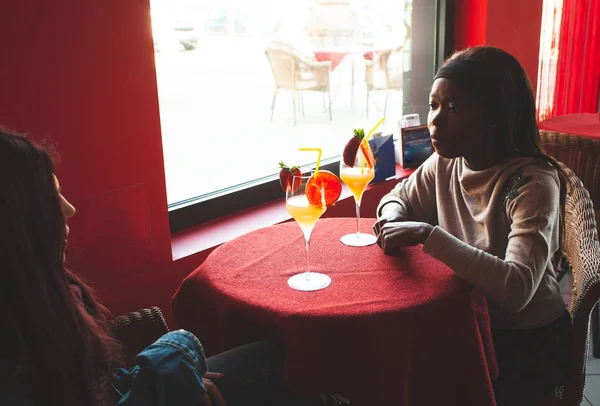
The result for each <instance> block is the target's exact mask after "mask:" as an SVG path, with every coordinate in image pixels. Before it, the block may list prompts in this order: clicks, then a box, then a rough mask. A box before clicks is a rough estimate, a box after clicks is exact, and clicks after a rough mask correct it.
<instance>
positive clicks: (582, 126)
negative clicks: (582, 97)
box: [540, 113, 600, 140]
mask: <svg viewBox="0 0 600 406" xmlns="http://www.w3.org/2000/svg"><path fill="white" fill-rule="evenodd" d="M540 129H541V130H548V131H556V132H561V133H567V134H574V135H580V136H583V137H588V138H595V139H597V140H600V113H587V114H567V115H565V116H556V117H550V118H548V119H546V120H543V121H541V122H540Z"/></svg>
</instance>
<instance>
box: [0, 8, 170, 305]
mask: <svg viewBox="0 0 600 406" xmlns="http://www.w3.org/2000/svg"><path fill="white" fill-rule="evenodd" d="M0 49H1V50H2V63H1V64H0V89H1V91H0V125H3V126H6V127H8V128H9V129H12V130H16V131H19V132H26V133H30V134H32V135H35V136H42V137H45V138H49V139H51V140H53V141H54V142H55V143H56V146H57V149H58V151H59V153H60V154H61V157H62V159H61V163H60V165H59V167H58V169H57V176H58V177H59V180H60V182H61V184H62V188H63V190H64V193H65V195H66V196H67V197H68V198H69V199H70V200H71V201H72V202H73V204H74V205H75V206H76V207H77V209H78V213H77V215H76V216H75V217H74V218H73V219H72V222H71V230H72V232H71V236H70V237H69V244H70V247H69V251H68V258H69V265H70V266H71V267H72V268H73V269H75V270H76V271H77V272H79V273H81V274H83V275H84V276H85V277H87V278H88V279H90V280H91V281H93V282H94V283H95V284H96V286H97V288H98V289H99V290H100V292H101V294H102V296H104V297H106V298H107V299H108V304H109V305H110V307H111V308H112V309H113V310H114V311H115V312H117V313H120V312H123V311H125V310H133V308H135V307H141V306H145V305H148V304H152V302H153V301H154V299H153V297H152V296H153V295H154V293H155V292H154V291H152V289H153V288H156V290H158V289H159V288H162V287H161V286H156V285H157V284H158V283H159V282H161V280H162V279H163V278H164V277H165V276H166V275H167V274H168V273H169V271H170V268H171V266H172V264H171V251H170V250H171V248H170V236H169V224H168V216H167V201H166V191H165V175H164V168H163V155H162V142H161V134H160V122H159V114H158V99H157V90H156V77H155V70H154V50H153V42H152V36H151V27H150V20H149V4H148V0H127V1H123V0H102V1H82V0H57V1H47V0H29V1H23V0H2V2H0ZM136 285H137V286H136ZM133 286H136V288H135V289H134V288H132V287H133ZM117 294H118V295H117Z"/></svg>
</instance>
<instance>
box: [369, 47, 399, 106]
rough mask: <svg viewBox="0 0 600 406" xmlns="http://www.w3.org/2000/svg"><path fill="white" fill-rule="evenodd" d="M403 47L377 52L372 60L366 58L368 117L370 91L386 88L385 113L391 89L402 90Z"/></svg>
mask: <svg viewBox="0 0 600 406" xmlns="http://www.w3.org/2000/svg"><path fill="white" fill-rule="evenodd" d="M402 49H403V47H398V48H391V49H386V50H385V51H381V52H377V53H375V55H374V58H373V60H372V61H369V60H365V65H366V69H365V83H366V84H367V117H369V93H370V92H372V91H375V90H385V104H384V106H383V115H384V116H385V113H386V111H387V101H388V95H389V93H390V92H391V91H400V90H402V81H403V71H404V65H403V59H402Z"/></svg>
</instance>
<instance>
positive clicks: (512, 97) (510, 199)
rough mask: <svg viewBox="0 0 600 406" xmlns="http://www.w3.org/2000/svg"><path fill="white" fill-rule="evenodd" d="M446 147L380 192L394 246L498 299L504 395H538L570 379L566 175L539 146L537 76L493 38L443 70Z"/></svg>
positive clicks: (440, 87) (500, 398)
mask: <svg viewBox="0 0 600 406" xmlns="http://www.w3.org/2000/svg"><path fill="white" fill-rule="evenodd" d="M427 122H428V126H429V131H430V133H431V140H432V144H433V147H434V148H435V151H436V152H435V153H434V154H433V155H432V156H431V157H430V158H429V159H428V160H427V161H426V162H425V163H424V164H423V165H421V167H420V168H419V169H417V170H416V171H415V172H414V173H413V174H412V175H411V176H410V177H409V178H408V179H406V180H404V181H403V182H401V183H399V184H398V185H397V186H396V188H394V190H392V191H391V192H390V193H389V194H388V195H386V196H384V197H383V199H382V200H381V202H380V204H379V207H378V210H377V214H378V221H377V223H376V224H375V226H374V230H375V234H376V235H377V237H378V240H377V242H378V244H379V246H380V247H381V248H382V249H383V250H384V252H385V253H386V254H388V255H395V254H397V253H399V252H401V250H402V247H405V246H410V245H415V244H423V250H424V251H425V252H426V253H427V254H429V255H431V256H432V257H434V258H436V259H438V260H440V261H442V262H444V263H445V264H447V265H448V266H449V267H450V268H452V269H453V270H454V272H455V273H456V274H457V275H458V276H459V277H461V278H464V279H465V280H467V281H468V282H470V283H471V284H473V285H474V286H475V287H476V288H478V289H480V290H481V291H482V292H483V293H484V294H485V295H486V296H487V298H488V303H489V311H490V318H491V324H492V330H493V338H494V347H495V350H496V357H497V359H498V366H499V368H500V376H499V377H498V379H497V380H496V381H495V382H494V391H495V395H496V400H497V402H498V404H499V405H533V404H535V402H536V401H537V400H539V399H541V398H543V397H545V396H547V395H549V394H550V392H551V391H552V389H553V387H554V386H555V385H556V384H559V383H560V381H561V379H562V375H563V371H564V368H565V367H564V365H565V363H566V357H567V353H568V343H569V340H570V333H571V320H570V317H569V314H568V312H567V311H566V306H565V303H564V301H563V299H562V297H561V294H560V291H559V287H558V283H557V281H556V278H555V264H554V261H553V259H555V258H556V255H557V252H558V249H559V211H560V207H561V196H562V190H563V189H564V185H563V182H562V180H561V179H562V173H560V169H558V166H557V164H556V161H554V160H553V159H552V158H550V157H548V156H547V155H545V154H544V153H543V152H542V151H541V150H540V148H539V131H538V127H537V122H536V115H535V100H534V96H533V91H532V89H531V84H530V83H529V80H528V78H527V75H526V73H525V71H524V70H523V68H522V67H521V65H520V64H519V62H518V61H517V60H516V59H515V58H514V57H512V56H511V55H509V54H508V53H506V52H504V51H502V50H500V49H498V48H493V47H474V48H469V49H466V50H463V51H460V52H458V53H456V54H454V55H453V56H452V57H451V58H450V59H449V60H447V61H446V62H445V64H444V65H443V66H442V68H440V70H439V71H438V72H437V74H436V76H435V79H434V81H433V85H432V89H431V95H430V111H429V116H428V119H427Z"/></svg>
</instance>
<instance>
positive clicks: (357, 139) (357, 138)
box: [343, 128, 365, 168]
mask: <svg viewBox="0 0 600 406" xmlns="http://www.w3.org/2000/svg"><path fill="white" fill-rule="evenodd" d="M364 138H365V130H363V129H362V128H357V129H355V130H354V136H353V137H352V138H350V140H349V141H348V142H347V143H346V146H345V147H344V154H343V158H344V163H345V164H346V165H347V166H349V167H351V168H353V167H354V162H355V161H356V154H357V153H358V148H359V147H360V145H361V142H362V141H363V139H364Z"/></svg>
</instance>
